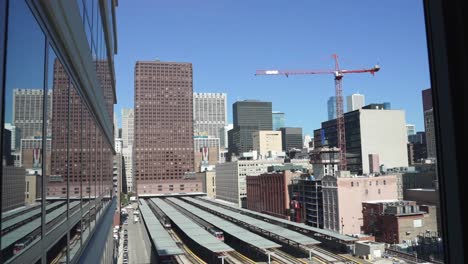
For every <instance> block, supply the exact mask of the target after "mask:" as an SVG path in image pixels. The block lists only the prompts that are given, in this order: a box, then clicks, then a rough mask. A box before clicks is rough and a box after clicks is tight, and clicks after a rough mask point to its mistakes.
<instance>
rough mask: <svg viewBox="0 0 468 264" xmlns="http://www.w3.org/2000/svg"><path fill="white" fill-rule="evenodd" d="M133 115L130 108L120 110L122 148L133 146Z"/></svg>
mask: <svg viewBox="0 0 468 264" xmlns="http://www.w3.org/2000/svg"><path fill="white" fill-rule="evenodd" d="M134 123H135V113H134V112H133V109H132V108H122V141H123V147H128V146H132V145H133V140H134Z"/></svg>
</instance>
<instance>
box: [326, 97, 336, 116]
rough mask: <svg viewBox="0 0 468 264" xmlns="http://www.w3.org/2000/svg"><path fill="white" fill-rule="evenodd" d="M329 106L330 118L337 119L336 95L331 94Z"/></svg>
mask: <svg viewBox="0 0 468 264" xmlns="http://www.w3.org/2000/svg"><path fill="white" fill-rule="evenodd" d="M327 108H328V120H333V119H336V97H335V96H331V97H330V98H329V99H328V103H327Z"/></svg>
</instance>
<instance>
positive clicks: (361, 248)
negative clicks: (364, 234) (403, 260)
mask: <svg viewBox="0 0 468 264" xmlns="http://www.w3.org/2000/svg"><path fill="white" fill-rule="evenodd" d="M384 252H385V244H384V243H379V242H373V241H357V242H356V243H355V244H354V255H356V256H358V257H361V258H363V259H366V260H374V259H376V258H381V257H382V255H383V253H384Z"/></svg>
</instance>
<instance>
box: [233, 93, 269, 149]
mask: <svg viewBox="0 0 468 264" xmlns="http://www.w3.org/2000/svg"><path fill="white" fill-rule="evenodd" d="M232 108H233V117H234V118H233V119H234V124H233V126H234V127H233V129H231V130H230V131H229V132H228V142H229V143H228V144H229V152H228V158H231V157H232V155H235V156H239V155H240V154H241V153H243V152H249V151H251V150H252V149H253V141H252V133H253V132H256V131H259V130H268V131H271V130H272V128H273V125H272V123H273V120H272V117H271V113H272V111H271V102H261V101H257V100H245V101H239V102H235V103H234V104H233V106H232Z"/></svg>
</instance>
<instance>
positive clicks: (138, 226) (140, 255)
mask: <svg viewBox="0 0 468 264" xmlns="http://www.w3.org/2000/svg"><path fill="white" fill-rule="evenodd" d="M128 216H129V217H128V225H127V229H128V252H129V256H128V260H129V263H137V264H146V263H151V260H150V257H151V244H150V242H149V238H148V235H147V234H146V230H145V228H144V226H143V224H142V223H141V222H137V223H133V213H130V214H129V215H128Z"/></svg>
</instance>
